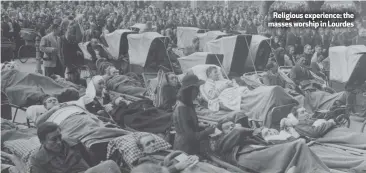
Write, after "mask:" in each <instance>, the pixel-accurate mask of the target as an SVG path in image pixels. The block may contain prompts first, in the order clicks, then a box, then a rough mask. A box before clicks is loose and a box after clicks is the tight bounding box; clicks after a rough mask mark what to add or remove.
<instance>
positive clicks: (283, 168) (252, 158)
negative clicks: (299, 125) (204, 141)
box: [215, 121, 330, 173]
mask: <svg viewBox="0 0 366 173" xmlns="http://www.w3.org/2000/svg"><path fill="white" fill-rule="evenodd" d="M217 128H218V129H220V130H221V131H222V133H221V134H220V135H219V137H218V140H217V141H216V147H215V150H216V152H217V153H218V154H220V155H222V156H223V157H224V158H225V159H226V160H227V161H229V162H231V163H233V164H236V165H239V166H241V167H242V168H246V169H249V170H250V171H254V172H260V173H290V172H301V173H327V172H330V171H329V169H328V168H327V166H325V165H324V163H323V162H322V161H321V160H320V159H319V158H318V157H317V156H316V155H315V154H314V153H313V152H312V151H311V150H310V149H309V147H308V146H307V145H306V144H305V141H304V140H302V139H300V140H296V141H293V142H289V143H285V144H279V145H273V146H266V145H263V143H262V142H260V141H257V140H254V139H255V138H253V137H252V135H253V130H252V129H247V128H244V127H242V126H240V125H238V124H234V123H233V122H231V121H222V122H219V124H218V125H217Z"/></svg>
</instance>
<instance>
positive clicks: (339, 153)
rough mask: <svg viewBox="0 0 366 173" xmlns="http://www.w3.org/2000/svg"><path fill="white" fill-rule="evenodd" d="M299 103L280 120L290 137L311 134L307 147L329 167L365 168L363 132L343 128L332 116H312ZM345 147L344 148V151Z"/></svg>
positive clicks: (365, 156)
mask: <svg viewBox="0 0 366 173" xmlns="http://www.w3.org/2000/svg"><path fill="white" fill-rule="evenodd" d="M311 117H312V116H311V115H310V114H309V113H308V112H307V111H306V110H305V108H303V107H294V108H293V110H292V113H291V114H289V116H288V117H287V118H285V119H283V120H281V126H282V129H284V130H285V131H291V130H290V129H294V130H295V131H292V132H290V133H291V135H292V136H293V137H299V136H306V137H310V138H315V139H314V141H315V142H316V143H315V144H314V145H313V146H311V147H310V148H311V150H312V151H314V153H316V154H317V155H318V156H319V157H320V159H321V160H322V161H323V162H324V163H325V164H326V165H327V166H328V167H329V168H332V169H350V170H353V171H354V172H365V171H366V134H364V133H359V132H353V131H351V130H350V129H347V128H337V127H336V123H335V122H334V120H333V119H330V120H324V119H317V120H314V119H312V118H311ZM347 151H348V152H347Z"/></svg>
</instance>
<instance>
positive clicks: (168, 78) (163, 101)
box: [154, 71, 180, 111]
mask: <svg viewBox="0 0 366 173" xmlns="http://www.w3.org/2000/svg"><path fill="white" fill-rule="evenodd" d="M179 88H180V84H179V81H178V78H177V76H176V75H175V74H174V73H164V72H163V71H159V73H158V86H157V87H156V90H155V93H154V94H155V102H154V105H155V106H156V107H157V108H161V109H163V110H167V111H172V110H173V106H174V105H175V104H176V102H177V94H178V89H179Z"/></svg>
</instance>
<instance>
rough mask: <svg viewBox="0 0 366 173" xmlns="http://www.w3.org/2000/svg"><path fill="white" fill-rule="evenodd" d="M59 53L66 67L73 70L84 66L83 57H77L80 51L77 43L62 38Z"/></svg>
mask: <svg viewBox="0 0 366 173" xmlns="http://www.w3.org/2000/svg"><path fill="white" fill-rule="evenodd" d="M61 51H62V56H63V58H64V62H65V66H66V67H68V68H75V67H80V66H82V65H84V57H83V56H82V55H81V54H79V55H78V52H80V53H81V50H80V48H79V46H78V43H77V42H71V41H69V40H67V39H66V38H65V36H62V37H61Z"/></svg>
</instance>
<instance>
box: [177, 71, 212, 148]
mask: <svg viewBox="0 0 366 173" xmlns="http://www.w3.org/2000/svg"><path fill="white" fill-rule="evenodd" d="M199 84H200V83H199V79H198V77H197V76H196V75H193V74H189V75H186V76H184V77H183V79H182V87H181V88H180V90H179V92H178V102H177V105H176V106H175V108H174V111H173V125H174V127H175V130H176V135H175V140H174V149H176V150H180V151H184V152H186V153H188V154H199V153H200V141H201V140H203V139H204V138H207V137H208V135H210V134H212V133H214V130H215V129H214V128H213V127H209V128H206V129H204V130H201V129H200V127H199V124H198V117H197V113H196V111H195V109H194V104H193V100H195V99H196V97H197V95H198V92H199V89H198V86H199Z"/></svg>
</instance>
